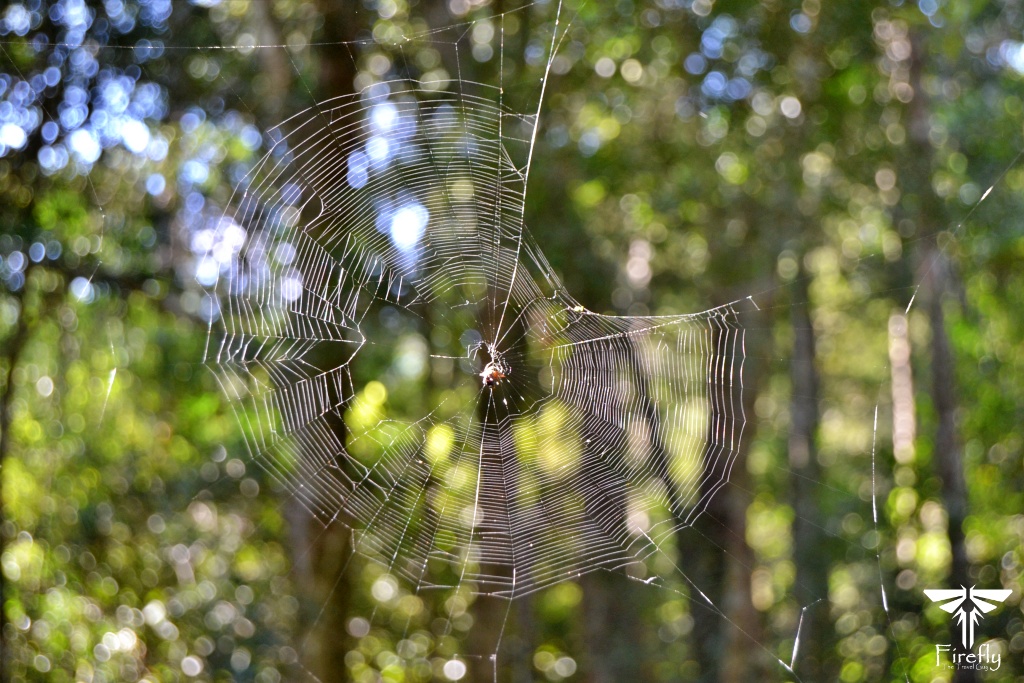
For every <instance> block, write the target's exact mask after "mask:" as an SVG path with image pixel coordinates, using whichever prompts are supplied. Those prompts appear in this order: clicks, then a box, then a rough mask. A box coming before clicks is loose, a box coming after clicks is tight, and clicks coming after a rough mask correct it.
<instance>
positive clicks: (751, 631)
mask: <svg viewBox="0 0 1024 683" xmlns="http://www.w3.org/2000/svg"><path fill="white" fill-rule="evenodd" d="M768 325H769V322H768V316H767V315H766V314H764V313H763V312H757V313H755V312H750V313H749V314H748V322H747V323H746V324H745V325H744V327H745V330H744V333H745V334H746V335H747V337H746V340H745V345H747V346H750V347H754V348H759V349H767V347H768V346H769V340H768V339H767V338H765V339H758V340H753V339H752V338H751V335H753V334H756V333H757V331H758V330H762V331H763V330H766V329H767V326H768ZM714 347H715V348H716V349H718V351H717V352H718V353H725V352H726V351H725V350H724V349H723V348H721V342H720V341H719V340H716V342H715V344H714ZM758 355H759V356H760V355H762V354H758ZM763 355H764V357H768V356H769V355H770V354H769V353H768V352H765V353H764V354H763ZM735 372H736V376H734V377H733V385H732V387H731V388H730V392H732V393H731V400H732V402H733V403H734V404H735V405H736V407H737V408H741V409H742V411H743V415H744V416H746V419H747V420H749V419H750V417H751V416H752V415H754V403H755V401H756V399H757V394H758V388H759V387H760V385H761V381H762V379H763V377H764V374H765V373H766V372H767V367H766V365H765V364H764V362H763V361H761V360H760V359H759V358H758V357H757V356H750V357H747V358H745V359H744V368H743V371H742V380H741V379H740V377H739V376H738V375H739V374H740V370H739V368H738V367H737V368H736V369H735ZM731 417H733V418H734V419H736V420H737V421H739V419H740V415H734V416H731ZM714 427H715V426H714V424H709V426H708V430H709V437H708V438H709V442H710V440H711V439H713V438H715V436H716V435H715V434H714V433H713V431H712V430H713V429H714ZM743 427H744V433H743V438H742V439H741V440H740V441H739V443H738V444H737V445H736V448H737V451H736V458H735V463H734V465H733V466H732V467H731V471H730V473H729V476H728V480H729V482H730V484H731V485H729V486H726V487H725V488H723V489H722V490H720V491H718V493H717V495H715V496H714V497H713V498H712V499H711V500H710V501H709V503H708V506H707V510H706V511H705V513H704V514H702V515H701V516H700V517H699V518H698V519H697V521H696V522H695V523H694V525H693V526H694V528H695V529H696V531H697V532H698V534H699V535H698V536H696V539H697V542H698V544H699V546H698V548H697V549H696V550H697V553H696V554H697V556H698V560H697V567H698V571H697V572H696V573H695V575H696V576H698V577H700V579H701V580H702V581H703V582H705V583H704V584H703V585H700V586H699V587H700V590H701V591H702V592H703V593H704V594H705V595H706V596H707V597H708V599H709V600H710V602H711V603H713V604H714V606H715V607H714V608H711V607H709V606H708V605H707V604H706V603H705V602H704V600H703V598H702V597H700V596H698V595H694V596H693V597H692V601H693V607H692V612H691V613H692V615H693V621H694V627H693V634H694V639H695V643H694V647H695V654H696V656H697V662H698V664H699V666H700V672H701V673H700V679H699V680H701V681H708V682H709V683H710V682H711V681H721V682H722V683H733V682H734V681H735V682H743V681H751V680H757V679H758V678H759V676H760V675H762V674H763V673H764V672H763V670H762V662H761V661H760V660H761V659H762V658H761V657H760V656H759V655H757V645H756V644H757V643H761V642H762V641H763V639H762V637H761V623H760V617H759V615H758V613H757V610H756V609H755V608H754V605H753V601H752V596H751V569H752V567H753V565H754V562H755V558H754V553H753V550H752V549H751V548H750V546H749V545H748V544H747V541H746V528H747V525H746V516H747V508H748V507H749V505H750V496H749V494H748V493H747V491H749V481H748V480H749V477H748V474H747V465H746V456H747V453H748V452H749V450H748V444H749V442H750V439H751V438H752V436H753V435H752V429H751V425H743ZM718 438H719V439H721V438H722V437H721V436H719V437H718ZM709 455H710V451H709ZM721 467H722V465H721V464H718V463H716V462H710V461H709V462H706V463H705V472H706V473H707V472H710V471H718V470H720V469H721ZM723 474H724V472H723ZM708 483H710V484H714V483H715V482H714V481H711V482H708ZM692 538H693V537H692V536H691V539H692ZM682 540H683V539H682V538H680V541H681V542H680V553H681V558H680V559H681V561H686V562H687V564H692V557H685V556H683V555H692V554H694V550H695V549H694V548H693V547H692V541H691V544H690V545H687V544H685V543H683V542H682Z"/></svg>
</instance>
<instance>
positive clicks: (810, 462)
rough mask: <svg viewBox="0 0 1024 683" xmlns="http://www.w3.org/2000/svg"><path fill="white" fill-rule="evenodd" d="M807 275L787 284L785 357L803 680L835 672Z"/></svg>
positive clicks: (824, 677) (799, 662)
mask: <svg viewBox="0 0 1024 683" xmlns="http://www.w3.org/2000/svg"><path fill="white" fill-rule="evenodd" d="M808 278H809V276H807V274H806V273H803V272H801V273H800V274H799V276H798V277H797V278H796V280H795V282H794V285H793V302H792V304H793V305H792V307H791V311H792V316H791V319H792V325H793V356H792V360H791V361H790V381H791V382H792V389H791V392H792V393H791V397H790V428H789V471H790V474H791V477H790V497H791V504H792V506H793V511H794V513H795V518H794V520H793V561H794V563H795V564H796V582H795V586H794V589H793V593H794V595H795V597H796V600H797V603H798V604H799V605H800V606H801V607H802V608H805V610H804V612H803V614H802V618H801V623H800V632H799V634H798V635H799V637H800V642H801V645H800V649H799V651H798V652H797V653H796V654H797V657H796V660H795V661H794V663H793V664H794V668H795V670H796V671H797V673H798V675H799V676H800V677H801V678H804V679H806V680H809V681H819V680H829V679H834V678H835V677H836V674H837V672H835V671H826V669H825V663H826V662H827V661H828V659H829V658H828V653H829V651H830V649H831V646H832V643H831V639H830V638H828V634H829V633H830V632H831V630H832V629H831V624H830V622H829V619H828V604H827V600H824V601H823V600H822V599H823V598H827V597H828V560H827V559H826V558H827V557H828V554H827V553H823V552H822V544H823V543H824V542H825V534H824V533H823V531H822V529H821V527H820V526H818V525H817V524H815V522H814V520H819V519H821V518H822V515H821V506H820V505H819V504H818V500H817V497H816V495H815V492H816V491H817V483H816V482H817V481H818V480H819V479H820V478H821V467H820V466H819V464H818V449H817V438H818V427H819V424H820V417H819V414H818V396H819V377H818V370H817V367H816V350H815V340H814V327H813V325H812V323H811V315H810V311H811V302H810V297H809V292H808V287H807V284H808Z"/></svg>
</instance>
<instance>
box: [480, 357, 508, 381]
mask: <svg viewBox="0 0 1024 683" xmlns="http://www.w3.org/2000/svg"><path fill="white" fill-rule="evenodd" d="M480 377H481V378H482V379H483V383H484V386H485V387H496V386H498V385H499V384H501V380H503V379H505V371H504V370H503V369H502V367H501V366H500V365H498V364H497V363H488V364H487V365H486V366H485V367H484V371H483V372H481V373H480Z"/></svg>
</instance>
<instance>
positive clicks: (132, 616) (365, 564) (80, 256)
mask: <svg viewBox="0 0 1024 683" xmlns="http://www.w3.org/2000/svg"><path fill="white" fill-rule="evenodd" d="M558 10H559V6H558V5H557V4H556V3H554V2H539V3H536V4H527V5H523V6H519V5H518V4H515V3H511V2H508V0H448V1H447V2H443V1H441V0H419V2H416V1H413V2H406V1H405V0H365V1H364V2H344V3H335V2H328V1H327V0H322V1H320V2H301V1H299V0H255V1H249V0H225V1H223V2H216V1H210V2H195V3H189V4H186V3H184V2H182V3H170V2H168V1H167V0H151V1H143V0H139V1H135V0H130V1H128V2H120V1H117V0H109V1H107V2H104V3H95V4H88V5H87V4H85V3H82V2H78V1H76V0H61V1H59V2H44V1H43V0H31V1H29V2H14V3H11V4H8V5H7V7H6V8H5V9H4V10H3V11H2V15H0V280H2V282H0V460H2V493H3V497H2V513H3V517H2V523H0V524H2V526H0V539H2V544H3V548H2V572H3V594H2V600H3V619H2V635H3V654H2V666H3V675H4V679H5V680H10V681H22V680H48V681H65V680H67V681H72V680H82V681H123V680H142V679H145V680H168V681H170V680H184V679H189V678H192V679H195V680H242V681H246V680H255V681H260V682H261V683H274V682H276V681H280V680H307V679H309V680H322V681H333V680H356V681H374V680H384V681H423V680H432V679H439V680H444V678H445V677H446V676H448V675H450V674H452V672H453V671H455V672H456V673H461V672H459V671H457V670H455V669H452V668H448V669H446V668H445V665H446V663H448V662H449V661H452V659H453V658H456V657H460V656H461V657H464V658H465V661H466V662H468V666H469V673H468V675H469V676H470V679H472V680H480V679H486V678H487V677H488V676H489V673H487V672H489V671H490V666H491V664H490V662H489V659H488V656H489V654H491V653H490V651H489V650H487V647H486V646H484V647H483V648H481V646H480V645H479V643H483V642H492V641H493V638H491V636H493V633H488V629H490V628H492V626H493V623H492V622H493V620H491V621H489V620H488V619H486V618H483V617H481V618H480V619H479V622H478V623H477V624H476V626H475V627H474V626H473V623H474V622H473V618H472V617H471V618H469V619H463V620H461V621H459V622H458V623H456V625H455V628H454V630H451V629H447V630H446V629H444V628H439V627H438V626H437V619H438V617H439V615H442V614H444V609H445V606H444V604H443V601H442V600H441V599H440V598H439V599H436V600H434V599H424V600H418V601H417V600H412V601H409V600H398V599H397V598H396V599H392V598H395V596H396V593H395V592H394V590H392V591H391V592H388V591H383V592H382V591H381V590H379V587H380V583H379V581H380V579H381V570H380V568H379V565H378V564H376V563H374V562H372V561H370V560H371V559H372V558H364V557H361V556H359V557H355V558H350V557H349V554H350V553H349V545H348V535H347V530H346V529H345V528H343V527H342V526H341V525H333V526H328V527H327V528H326V529H325V528H324V527H322V526H321V525H320V524H319V523H317V522H314V521H313V520H312V519H311V518H310V517H309V515H308V514H306V512H305V511H304V510H303V509H302V508H301V506H299V505H298V504H297V503H296V502H295V501H294V500H293V499H292V498H290V497H289V496H288V495H286V494H285V492H283V491H282V490H281V489H280V488H279V487H276V486H275V485H274V484H273V482H272V481H271V480H270V479H269V478H268V477H267V476H266V473H264V472H263V471H262V470H261V469H260V468H258V467H257V466H255V464H254V463H252V462H251V461H250V460H249V458H248V455H247V451H246V449H245V447H244V444H243V442H242V437H241V434H240V432H239V429H238V427H237V424H236V421H235V419H234V417H233V415H232V413H231V410H230V407H229V405H228V403H227V402H226V401H225V399H224V398H223V396H222V394H221V392H220V390H219V388H218V386H217V383H216V381H215V379H214V377H213V376H212V374H211V373H209V372H207V370H206V369H205V368H204V366H203V364H202V359H203V354H204V348H205V344H206V340H207V330H208V320H207V319H208V318H209V316H210V313H209V305H208V299H207V298H205V297H206V292H205V290H204V288H203V287H202V285H201V284H200V283H199V282H198V281H197V277H196V268H197V264H198V262H199V260H200V259H199V257H198V254H199V251H198V250H199V249H200V247H197V246H196V241H195V236H196V234H197V233H198V232H200V231H201V230H202V229H203V227H204V226H205V225H206V223H204V221H207V220H208V219H209V217H210V216H216V215H218V213H219V212H222V211H223V210H224V207H225V205H226V203H227V201H228V197H229V196H230V193H231V191H232V189H233V186H234V184H235V183H237V182H238V181H239V179H240V178H241V176H243V175H244V170H243V171H240V170H239V169H245V168H247V167H248V165H251V164H252V163H253V162H254V161H255V160H256V159H257V158H258V157H259V155H260V154H262V150H263V146H264V145H265V144H266V141H265V133H266V131H268V130H270V129H271V128H273V127H274V126H275V125H277V124H279V123H281V122H282V121H284V120H285V119H287V118H288V117H289V116H290V115H291V114H292V113H294V112H297V111H299V110H301V109H303V108H305V107H308V106H310V105H311V104H312V103H313V102H314V101H322V100H325V99H327V98H329V97H333V96H337V95H344V94H349V93H353V92H357V91H359V90H360V89H361V88H365V87H367V86H369V85H370V84H372V83H375V82H378V81H382V80H387V79H390V78H396V77H403V78H414V79H417V78H424V79H427V75H429V78H430V79H431V80H434V81H439V80H440V81H444V80H445V79H447V80H448V81H449V82H454V79H456V78H461V79H462V80H463V81H466V82H468V81H479V82H484V83H496V82H498V79H499V78H500V79H501V82H502V83H503V84H505V85H508V86H510V87H512V86H513V85H515V86H516V87H518V88H519V91H523V89H524V88H526V87H527V86H529V88H528V89H527V91H528V92H533V93H534V95H535V98H534V100H533V101H534V102H536V97H539V92H536V90H539V85H540V82H541V80H542V79H546V91H545V93H546V94H545V100H544V102H543V103H542V106H541V110H540V111H541V115H540V124H539V125H540V129H539V133H538V136H537V148H536V151H535V155H534V161H533V169H532V175H531V178H530V185H529V188H528V192H527V208H526V223H527V225H529V226H530V229H531V231H532V233H533V235H534V236H535V238H536V240H537V242H538V243H539V245H540V246H541V248H542V249H543V250H544V252H545V255H546V256H547V258H548V260H549V261H550V262H551V264H552V266H553V267H554V269H555V270H556V271H557V272H558V273H559V274H560V276H561V277H562V279H563V281H564V282H565V283H566V286H567V288H568V289H569V291H571V292H572V293H573V295H574V296H575V297H576V298H577V299H579V300H580V301H582V302H584V303H585V304H586V305H587V307H588V308H590V309H591V310H594V311H598V312H607V313H615V314H628V315H643V314H647V313H658V314H665V313H681V312H693V311H700V310H704V309H707V308H710V307H712V306H715V305H719V304H722V303H725V302H728V301H732V300H736V299H743V298H744V297H747V296H749V295H755V294H756V295H757V299H758V301H759V302H760V303H761V312H760V314H759V316H758V317H757V318H756V319H754V318H751V319H750V320H753V321H754V322H753V323H751V330H752V331H753V332H756V333H758V335H759V336H758V341H757V345H756V347H754V352H753V353H752V354H751V369H750V371H749V374H748V376H747V377H748V383H747V387H746V389H747V393H746V395H745V398H746V399H747V400H748V401H749V410H748V411H747V420H748V426H747V438H746V440H745V442H744V445H743V449H742V453H741V459H740V461H739V464H738V465H737V467H736V469H735V470H734V472H733V478H732V481H731V485H730V486H729V487H727V489H726V490H725V491H724V492H723V494H722V495H720V496H719V497H717V498H716V499H715V500H714V502H713V503H712V506H711V508H710V510H709V512H710V513H711V514H709V515H707V517H706V518H705V519H702V521H700V522H698V524H700V525H702V526H701V527H700V529H699V530H700V532H701V534H702V537H703V538H705V539H706V541H707V542H706V543H702V544H699V545H698V546H696V547H693V548H689V549H687V556H686V557H685V558H682V559H683V560H685V562H684V564H683V566H682V571H683V572H685V573H686V575H687V576H692V577H695V580H696V581H698V583H699V584H700V585H701V586H702V588H704V589H705V590H706V592H707V594H708V597H709V598H710V599H711V601H712V602H713V603H714V604H715V605H716V606H717V610H708V609H705V608H703V607H701V606H700V605H699V604H698V601H696V600H692V599H688V592H687V590H688V589H687V588H686V586H685V585H683V584H681V587H680V588H679V590H677V591H668V590H663V589H658V588H656V587H648V586H642V585H639V584H638V583H637V582H635V581H630V580H628V579H627V578H625V577H623V576H620V575H606V574H605V573H603V572H600V573H596V574H592V575H587V576H584V577H582V578H580V579H579V580H577V581H569V582H564V583H561V584H559V585H556V586H554V587H552V588H550V589H547V590H545V591H542V592H541V593H538V594H536V595H534V596H531V597H529V598H523V599H521V600H519V601H517V602H516V604H515V606H514V607H513V609H512V610H511V612H510V613H509V616H508V617H507V618H506V620H505V621H501V620H499V621H498V622H497V623H498V624H499V625H501V624H504V625H507V626H508V629H509V633H508V636H507V638H506V640H505V641H504V643H505V645H504V646H503V648H502V649H501V651H500V652H499V653H498V655H499V656H498V659H497V662H498V677H499V679H500V680H503V681H504V680H514V681H527V680H552V681H554V680H581V681H625V680H647V681H656V680H664V681H672V680H707V681H711V680H716V681H717V680H721V681H745V680H792V679H794V678H795V676H799V678H800V679H801V680H807V681H816V680H843V681H849V682H853V681H880V680H894V681H902V680H913V681H936V680H951V679H952V678H953V676H954V674H953V672H952V671H951V670H949V669H948V668H946V667H943V666H937V665H936V661H935V658H936V653H935V644H936V643H945V642H949V641H950V639H951V637H952V636H951V629H955V628H956V627H955V625H954V624H953V623H952V620H951V618H950V617H949V615H948V614H947V613H945V612H943V611H941V610H940V609H939V607H938V605H936V604H933V603H931V602H930V601H928V600H927V599H926V598H925V597H924V595H923V591H924V589H926V588H947V587H958V586H972V585H976V586H978V587H979V588H981V587H984V588H999V587H1003V588H1009V589H1011V590H1012V595H1011V597H1010V598H1009V599H1008V600H1007V602H1006V604H1005V605H1004V606H1002V607H1001V608H1000V610H999V611H997V612H995V613H993V614H991V615H988V616H986V617H985V619H984V620H983V621H982V626H981V627H980V629H981V633H982V635H981V636H980V637H981V638H983V639H984V640H985V641H986V642H988V643H989V644H990V646H991V647H992V648H994V650H995V651H998V652H1000V653H1001V656H1002V663H1001V666H1000V668H999V669H998V670H997V671H993V672H987V673H979V674H977V678H978V679H979V680H1007V681H1008V680H1022V677H1024V621H1022V614H1021V608H1020V595H1021V592H1022V578H1021V563H1022V561H1024V557H1022V555H1024V550H1022V549H1024V443H1022V438H1021V433H1020V424H1021V422H1022V419H1024V347H1022V345H1021V343H1020V340H1021V338H1022V337H1024V282H1022V278H1024V274H1022V269H1021V268H1020V263H1021V259H1022V257H1024V230H1022V228H1021V223H1020V220H1021V219H1020V217H1021V216H1022V215H1024V200H1022V197H1024V164H1022V163H1021V162H1020V152H1021V150H1024V137H1022V122H1024V93H1022V78H1024V75H1022V74H1024V42H1022V41H1024V11H1022V7H1021V5H1020V4H1019V3H1018V2H1015V1H1014V0H998V1H996V2H982V1H978V0H973V1H972V0H967V1H963V2H943V1H942V0H920V1H919V2H903V1H902V0H896V1H891V2H851V3H821V2H819V0H803V2H802V3H797V2H783V1H781V0H760V1H758V2H753V1H748V0H719V1H718V2H711V0H656V1H653V2H640V1H636V2H634V1H633V0H620V1H619V2H595V1H591V2H588V3H582V2H577V1H576V0H568V1H567V2H566V3H565V4H564V6H562V7H561V17H562V19H561V23H560V24H559V26H560V27H561V28H560V29H559V30H564V31H565V32H566V33H565V37H564V39H563V40H561V42H560V43H559V45H558V49H557V51H556V52H555V54H554V57H553V59H552V60H550V63H549V60H548V56H549V53H548V46H549V42H548V41H550V37H551V35H552V31H554V30H556V29H555V17H556V12H557V11H558ZM501 17H504V19H502V18H501ZM441 29H443V30H441ZM434 30H438V32H437V33H436V38H437V40H436V41H435V42H430V41H426V42H422V41H421V42H419V43H416V46H415V47H413V46H411V44H410V43H408V41H406V40H405V38H406V37H407V36H424V35H428V36H429V35H434V34H431V33H430V32H431V31H434ZM219 46H229V49H215V48H218V47H219ZM255 46H277V47H255ZM499 50H500V51H501V54H502V55H504V61H503V67H502V69H501V71H500V72H499V66H498V57H497V55H498V53H499ZM547 66H550V71H548V72H547V75H546V76H545V68H546V67H547ZM990 188H991V190H990ZM912 300H913V302H914V303H913V305H910V303H911V301H912ZM765 302H767V303H768V305H765ZM908 306H909V310H908ZM386 361H387V359H385V360H384V361H381V363H382V364H381V366H380V367H367V366H364V367H362V368H360V372H361V373H363V374H365V375H368V376H371V375H374V374H380V375H383V374H384V373H385V372H386V370H387V365H386ZM876 415H877V428H876V426H875V425H876ZM873 493H874V494H875V495H874V496H873ZM873 499H874V501H875V502H877V508H878V513H877V514H878V519H877V523H876V522H875V521H874V520H873V514H872V505H873ZM677 578H678V577H677ZM375 587H377V588H378V590H376V591H375V590H374V588H375ZM883 594H884V596H885V597H884V599H883ZM382 597H383V598H386V599H382ZM371 613H373V614H374V615H375V616H374V619H373V621H372V623H371V622H370V621H368V619H369V617H370V615H371ZM469 614H470V615H472V614H474V613H473V611H472V610H471V611H470V612H469ZM484 616H486V615H484ZM403 619H404V620H405V621H403ZM409 619H412V620H414V622H415V623H416V624H417V629H416V630H415V634H414V636H408V632H407V631H403V629H402V628H401V627H399V626H396V624H399V623H400V622H401V623H402V624H405V623H408V620H409ZM801 619H802V620H803V621H802V626H801V628H800V634H801V643H800V647H799V650H798V653H797V658H796V660H795V661H792V659H791V656H792V652H793V650H794V638H795V635H796V633H797V628H798V624H800V623H801ZM441 623H442V624H444V619H441ZM403 635H405V636H408V637H403ZM489 638H490V640H489ZM777 660H781V662H785V663H787V664H789V663H791V662H792V663H793V664H794V670H795V676H794V674H792V673H790V672H789V671H787V670H786V668H785V666H783V665H782V664H780V661H777ZM481 672H483V673H481ZM957 677H958V680H972V679H973V678H974V677H975V674H973V673H969V672H960V674H958V675H957Z"/></svg>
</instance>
